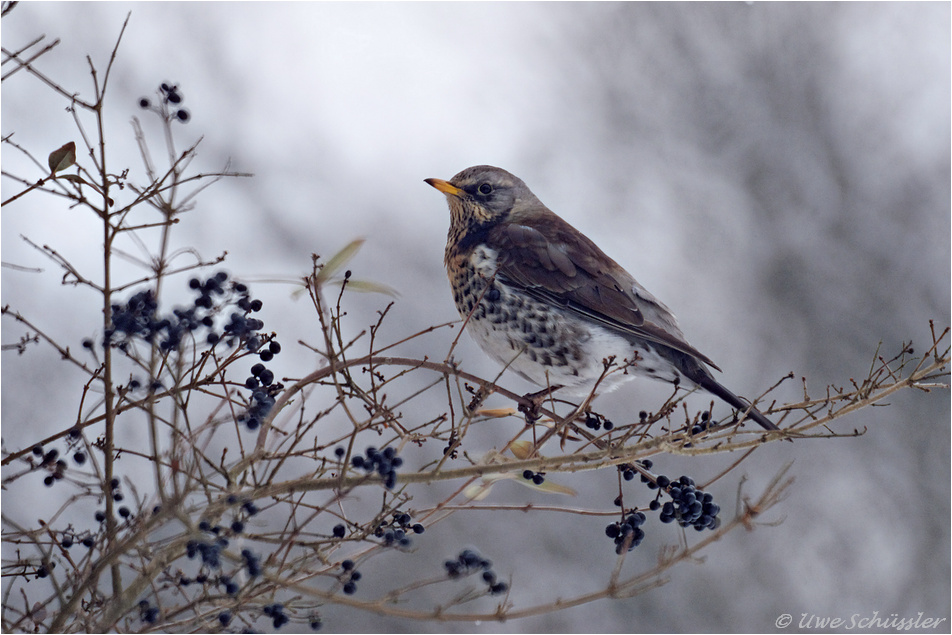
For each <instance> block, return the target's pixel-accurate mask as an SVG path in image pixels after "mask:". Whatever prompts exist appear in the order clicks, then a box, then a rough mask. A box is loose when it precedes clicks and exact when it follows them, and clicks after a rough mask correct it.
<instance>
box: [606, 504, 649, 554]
mask: <svg viewBox="0 0 952 635" xmlns="http://www.w3.org/2000/svg"><path fill="white" fill-rule="evenodd" d="M645 520H646V517H645V515H644V514H643V513H642V512H639V511H631V512H629V513H628V514H627V515H626V516H625V517H624V518H623V519H622V521H621V522H619V523H612V524H611V525H609V526H608V527H606V528H605V535H606V536H608V537H609V538H612V539H614V541H615V553H617V554H619V555H621V552H622V551H631V550H632V549H634V548H635V547H637V546H638V545H640V544H641V541H642V540H644V539H645V530H644V529H642V528H641V526H642V525H643V524H644V523H645ZM626 545H627V547H626Z"/></svg>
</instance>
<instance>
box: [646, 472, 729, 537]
mask: <svg viewBox="0 0 952 635" xmlns="http://www.w3.org/2000/svg"><path fill="white" fill-rule="evenodd" d="M657 481H658V487H660V488H662V489H667V491H668V495H669V496H671V500H670V501H668V502H666V503H664V504H663V505H662V506H661V515H660V517H659V519H660V520H661V522H663V523H670V522H672V521H675V520H676V521H678V524H679V525H681V526H682V527H690V526H693V527H694V528H695V529H696V530H698V531H701V530H703V529H717V527H718V525H719V524H720V520H719V519H718V517H717V514H718V513H719V512H720V511H721V508H720V507H719V506H718V505H717V504H716V503H715V502H714V497H713V496H712V495H711V494H708V493H705V492H702V491H701V490H699V489H697V487H696V486H695V484H694V480H693V479H691V478H688V477H687V476H682V477H681V478H679V479H678V480H676V481H670V480H669V479H668V478H667V477H665V476H659V477H658V478H657Z"/></svg>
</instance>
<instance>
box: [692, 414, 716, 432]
mask: <svg viewBox="0 0 952 635" xmlns="http://www.w3.org/2000/svg"><path fill="white" fill-rule="evenodd" d="M711 423H713V422H712V421H711V413H710V412H708V411H707V410H705V411H704V412H702V413H701V420H700V421H699V422H698V423H695V424H694V425H693V426H691V434H701V433H702V432H704V431H705V430H707V429H708V428H709V427H710V426H711Z"/></svg>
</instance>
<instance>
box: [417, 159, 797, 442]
mask: <svg viewBox="0 0 952 635" xmlns="http://www.w3.org/2000/svg"><path fill="white" fill-rule="evenodd" d="M426 182H427V183H428V184H430V185H432V186H433V187H435V188H436V189H438V190H439V191H441V192H443V193H444V194H445V195H446V198H447V201H448V202H449V208H450V229H449V235H448V236H447V240H446V253H445V257H444V263H445V264H446V271H447V274H448V275H449V279H450V285H451V286H452V288H453V299H454V300H455V301H456V308H457V309H458V310H459V313H460V315H461V316H462V317H463V319H464V320H465V321H466V328H467V330H468V331H469V333H470V334H471V335H472V336H473V338H474V339H475V340H476V342H477V343H478V344H479V345H480V347H482V349H483V350H484V351H485V352H486V353H487V354H489V356H490V357H492V358H493V359H495V360H496V361H498V362H500V363H502V364H505V365H507V366H508V368H509V369H510V370H512V371H514V372H515V373H517V374H518V375H520V376H522V377H523V378H525V379H528V380H529V381H531V382H533V383H535V384H538V385H539V386H543V387H547V388H550V389H555V388H556V387H558V389H559V390H560V391H561V394H569V395H573V396H580V395H587V394H588V393H589V392H590V391H592V390H593V389H596V390H599V391H605V390H610V389H611V388H614V387H615V386H616V385H617V384H619V383H621V382H622V381H625V380H627V379H630V378H631V377H632V376H635V375H645V376H648V377H653V378H654V379H659V380H661V381H666V382H669V383H672V384H674V385H676V386H678V385H680V386H684V387H686V388H691V387H693V386H695V385H696V386H700V387H701V388H703V389H704V390H707V391H708V392H710V393H712V394H714V395H716V396H717V397H720V398H721V399H723V400H724V401H726V402H727V403H728V404H730V405H731V406H732V407H734V408H736V409H738V410H740V411H741V412H746V416H747V417H748V418H750V419H753V420H754V421H756V422H757V423H758V424H760V425H761V426H762V427H764V428H766V429H767V430H777V429H778V428H777V426H776V425H774V424H773V422H771V421H770V420H769V419H768V418H767V417H765V416H764V415H763V414H762V413H760V412H759V411H758V410H757V409H756V408H753V407H752V406H751V405H750V404H749V403H748V402H746V401H745V400H743V399H741V398H740V397H738V396H737V395H735V394H734V393H732V392H731V391H730V390H728V389H727V388H725V387H724V386H722V385H721V384H719V383H718V382H717V380H715V379H714V377H713V375H711V372H710V371H709V370H708V368H707V367H708V366H710V367H712V368H715V369H717V370H720V369H719V368H717V366H716V365H715V364H714V362H712V361H711V360H710V359H709V358H708V357H706V356H705V355H704V354H702V353H701V352H700V351H698V350H697V349H695V348H694V347H693V346H691V345H690V344H688V342H687V340H686V339H685V338H684V334H683V333H682V332H681V329H680V328H679V327H678V323H677V320H676V318H675V317H674V315H673V314H672V313H671V310H670V309H668V307H666V306H665V305H664V304H662V303H661V302H659V301H658V300H657V299H656V298H655V297H654V296H653V295H651V294H650V293H648V291H646V290H645V289H644V287H642V286H641V285H640V284H638V282H637V281H636V280H635V279H634V278H633V277H632V276H631V274H629V273H628V272H627V271H625V270H624V269H623V268H622V267H621V266H620V265H619V264H618V263H617V262H615V261H614V260H612V259H611V258H609V257H608V256H606V255H605V253H604V252H602V250H601V249H599V248H598V246H596V245H595V243H593V242H592V241H591V240H590V239H589V238H587V237H586V236H584V235H583V234H582V233H581V232H579V231H578V230H577V229H575V228H574V227H572V226H571V225H569V224H568V223H567V222H565V221H564V220H562V219H561V218H560V217H559V216H557V215H556V214H555V213H553V212H552V211H551V210H549V208H547V207H546V206H545V205H543V204H542V202H541V201H540V200H539V199H538V198H536V196H535V194H533V193H532V192H531V191H530V190H529V188H528V187H527V186H526V184H525V183H523V182H522V181H521V180H520V179H518V178H517V177H515V176H513V175H512V174H510V173H509V172H506V171H505V170H502V169H500V168H496V167H492V166H488V165H477V166H474V167H471V168H467V169H465V170H463V171H462V172H460V173H459V174H457V175H456V176H454V177H453V178H452V179H450V180H449V181H444V180H442V179H426ZM609 360H613V361H614V364H615V366H614V368H613V369H612V371H611V372H606V362H607V361H609ZM596 384H597V386H596Z"/></svg>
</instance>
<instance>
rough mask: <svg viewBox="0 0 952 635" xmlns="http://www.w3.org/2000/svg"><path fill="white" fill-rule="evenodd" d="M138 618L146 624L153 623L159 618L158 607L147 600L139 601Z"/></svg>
mask: <svg viewBox="0 0 952 635" xmlns="http://www.w3.org/2000/svg"><path fill="white" fill-rule="evenodd" d="M139 619H141V620H142V621H143V622H146V623H147V624H155V623H156V622H157V621H158V619H159V608H158V607H157V606H152V604H151V603H150V602H149V601H148V600H142V601H141V602H139Z"/></svg>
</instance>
